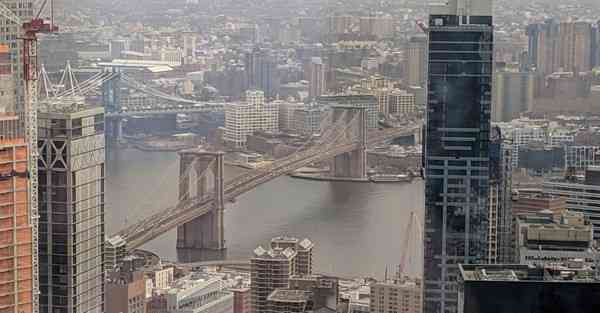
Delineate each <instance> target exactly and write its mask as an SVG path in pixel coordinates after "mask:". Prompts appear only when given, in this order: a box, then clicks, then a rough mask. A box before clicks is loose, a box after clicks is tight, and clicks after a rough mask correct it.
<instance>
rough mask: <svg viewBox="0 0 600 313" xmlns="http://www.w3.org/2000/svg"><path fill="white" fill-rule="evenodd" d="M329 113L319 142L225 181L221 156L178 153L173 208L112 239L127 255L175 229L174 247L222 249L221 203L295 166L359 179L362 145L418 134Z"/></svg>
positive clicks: (358, 112) (361, 113)
mask: <svg viewBox="0 0 600 313" xmlns="http://www.w3.org/2000/svg"><path fill="white" fill-rule="evenodd" d="M330 112H331V113H330V114H328V117H327V118H325V119H323V121H322V125H323V128H321V129H323V131H322V133H321V136H320V137H319V138H316V139H312V140H309V141H307V142H306V143H305V144H304V145H303V146H301V147H300V148H298V149H297V151H296V152H295V153H292V154H290V155H289V156H287V157H284V158H281V159H278V160H276V161H274V162H272V163H271V164H270V165H267V166H264V167H261V168H257V169H255V170H251V171H249V172H246V173H245V174H242V175H240V176H237V177H235V178H234V179H232V180H229V181H227V182H224V180H223V153H221V152H207V151H201V150H186V151H182V152H180V175H179V199H178V203H176V204H175V205H173V206H171V207H168V208H165V209H164V210H161V211H160V212H159V213H157V214H154V215H152V216H149V217H147V218H145V219H142V220H140V221H139V222H137V223H135V224H133V225H130V226H128V227H126V228H124V229H122V230H121V231H119V232H118V233H116V234H115V236H120V237H121V238H122V239H124V240H125V242H126V249H127V250H128V251H132V250H133V249H136V248H138V247H140V246H142V245H144V244H145V243H147V242H149V241H151V240H153V239H155V238H157V237H159V236H161V235H162V234H164V233H166V232H167V231H169V230H171V229H175V228H177V247H178V248H193V249H207V250H222V249H225V239H224V231H225V230H224V226H223V212H224V209H225V203H227V202H234V201H235V199H236V198H238V197H239V196H241V195H243V194H244V193H246V192H249V191H251V190H253V189H254V188H256V187H257V186H260V185H262V184H265V183H268V182H270V181H272V180H274V179H276V178H277V177H280V176H282V175H286V174H290V173H292V172H293V171H295V170H297V169H299V168H301V167H304V166H308V165H310V164H314V163H319V162H324V161H329V160H331V161H332V162H331V169H330V170H331V171H332V174H334V175H343V176H347V177H355V178H356V177H365V176H366V167H367V165H366V149H367V146H368V145H375V144H378V143H382V142H385V141H387V140H390V139H394V138H397V137H400V136H407V135H414V134H415V133H416V132H418V131H420V125H411V126H409V127H406V128H402V129H400V128H391V129H383V130H368V129H367V127H366V112H365V110H364V109H359V108H355V107H335V108H333V109H332V110H331V111H330ZM326 125H328V126H326ZM192 178H194V181H191V179H192ZM193 185H195V188H192V187H193Z"/></svg>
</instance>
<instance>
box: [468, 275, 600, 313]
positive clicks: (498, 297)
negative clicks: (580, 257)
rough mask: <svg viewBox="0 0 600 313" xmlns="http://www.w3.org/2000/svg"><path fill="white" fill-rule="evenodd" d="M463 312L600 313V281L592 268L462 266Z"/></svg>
mask: <svg viewBox="0 0 600 313" xmlns="http://www.w3.org/2000/svg"><path fill="white" fill-rule="evenodd" d="M458 267H459V276H458V281H459V284H458V311H457V312H459V313H497V312H527V313H547V312H561V313H596V312H598V308H600V281H599V280H598V279H597V276H596V273H595V272H594V271H592V269H591V268H589V267H584V266H578V267H568V266H563V265H553V266H548V267H534V266H532V265H503V264H498V265H489V264H459V265H458Z"/></svg>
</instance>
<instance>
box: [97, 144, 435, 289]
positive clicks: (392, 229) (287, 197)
mask: <svg viewBox="0 0 600 313" xmlns="http://www.w3.org/2000/svg"><path fill="white" fill-rule="evenodd" d="M106 163H107V165H106V167H107V177H106V191H107V195H106V218H105V220H106V230H107V234H113V233H115V232H116V231H118V229H120V228H122V227H123V226H125V225H127V224H129V223H133V222H135V221H137V220H139V219H140V218H143V217H145V216H148V215H150V214H153V213H155V212H157V211H159V210H160V209H161V208H164V207H167V206H170V205H173V204H174V201H175V199H176V198H177V178H178V177H177V176H178V173H179V167H178V157H177V154H176V153H173V152H142V151H138V150H133V149H116V148H112V149H110V151H109V152H108V153H107V161H106ZM242 171H243V170H241V169H238V168H234V167H227V168H226V171H225V176H226V179H227V178H229V179H230V178H233V177H235V176H236V175H238V174H240V173H241V172H242ZM411 211H414V212H415V213H417V215H418V216H422V211H423V183H422V181H420V180H417V181H414V182H413V183H401V184H372V183H345V182H317V181H308V180H300V179H294V178H290V177H287V176H284V177H280V178H277V179H276V180H274V181H271V182H269V183H267V184H264V185H262V186H259V187H258V188H256V189H255V190H253V191H251V192H248V193H246V194H245V195H243V196H241V197H239V198H238V199H237V201H236V203H234V204H228V205H227V208H226V211H225V237H226V241H227V248H228V249H227V258H230V259H243V258H248V257H249V256H250V255H251V254H252V251H253V250H254V248H256V247H257V246H258V245H259V244H260V245H263V246H264V245H267V244H268V242H269V240H270V238H272V237H274V236H278V235H290V236H296V237H308V238H310V239H311V240H312V241H313V242H314V243H315V251H314V262H315V263H314V266H315V271H317V272H323V273H329V274H336V275H340V276H343V277H359V276H370V277H377V278H383V276H384V273H385V270H386V266H387V267H388V269H389V272H390V273H392V272H394V271H395V267H396V265H397V264H398V263H399V260H400V259H401V254H402V253H401V251H402V250H403V249H402V247H403V246H404V245H405V238H406V233H407V231H406V228H407V225H408V220H409V219H410V218H409V217H410V213H411ZM416 233H417V231H415V234H416ZM419 236H420V235H419ZM175 238H176V231H175V230H172V231H169V232H167V233H165V234H164V235H163V236H161V237H159V238H157V239H155V240H154V241H152V242H150V243H148V244H146V245H145V246H144V247H142V248H144V249H147V250H150V251H153V252H155V253H157V254H159V255H160V256H161V257H162V258H164V259H168V260H176V259H177V251H176V249H175ZM410 238H411V239H413V238H415V237H414V236H411V237H410ZM417 241H418V240H410V242H411V243H410V244H409V249H408V251H410V253H409V254H410V255H409V257H408V264H407V268H408V272H409V273H412V274H413V275H418V274H420V268H421V260H420V258H421V255H420V252H419V249H418V248H416V247H418V246H420V243H417Z"/></svg>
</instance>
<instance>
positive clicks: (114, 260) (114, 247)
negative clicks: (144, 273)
mask: <svg viewBox="0 0 600 313" xmlns="http://www.w3.org/2000/svg"><path fill="white" fill-rule="evenodd" d="M126 245H127V242H126V241H125V240H124V239H123V238H122V237H121V236H118V235H117V236H114V237H111V238H108V239H107V240H106V242H105V243H104V263H105V270H107V271H111V270H113V269H114V268H115V267H117V266H118V265H119V263H121V261H122V260H123V258H125V256H126V255H127V249H126V248H127V247H126Z"/></svg>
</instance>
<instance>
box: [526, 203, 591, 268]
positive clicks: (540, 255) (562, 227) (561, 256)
mask: <svg viewBox="0 0 600 313" xmlns="http://www.w3.org/2000/svg"><path fill="white" fill-rule="evenodd" d="M515 233H516V238H515V249H516V250H515V255H516V257H517V261H518V262H519V263H520V264H532V265H550V264H556V263H566V262H569V261H572V260H581V261H582V262H584V264H586V265H588V266H595V264H596V261H597V259H598V251H597V250H596V249H595V248H594V247H593V235H592V226H591V224H590V223H589V222H588V221H586V219H585V217H584V215H583V213H581V212H572V211H568V210H562V211H554V212H553V211H547V210H544V211H540V212H535V213H524V214H519V215H518V216H517V217H516V221H515Z"/></svg>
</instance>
